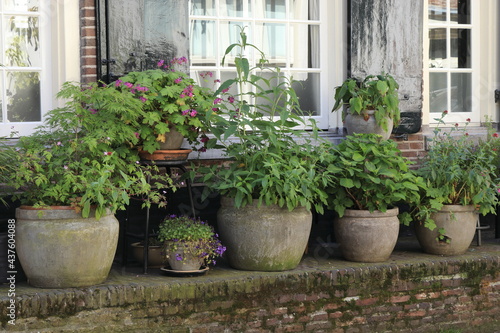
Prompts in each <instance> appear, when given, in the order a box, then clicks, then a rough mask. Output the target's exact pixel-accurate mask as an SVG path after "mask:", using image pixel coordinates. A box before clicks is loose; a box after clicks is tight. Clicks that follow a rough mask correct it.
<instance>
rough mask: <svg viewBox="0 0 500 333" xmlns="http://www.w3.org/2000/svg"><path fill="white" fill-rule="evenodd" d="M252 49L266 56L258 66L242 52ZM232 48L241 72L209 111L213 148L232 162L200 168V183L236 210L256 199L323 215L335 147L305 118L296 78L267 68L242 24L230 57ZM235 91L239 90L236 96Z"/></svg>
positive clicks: (224, 86)
mask: <svg viewBox="0 0 500 333" xmlns="http://www.w3.org/2000/svg"><path fill="white" fill-rule="evenodd" d="M247 48H253V49H254V51H256V53H257V54H260V60H259V61H258V63H257V65H256V66H255V67H253V68H252V67H251V66H250V63H249V60H248V59H247V58H246V57H245V56H244V55H245V54H247V52H248V51H247V50H246V49H247ZM233 50H237V51H239V54H238V56H236V58H235V66H236V76H235V78H233V79H229V80H227V81H225V82H223V83H222V84H221V86H220V87H219V89H218V90H217V91H216V96H217V99H216V100H215V103H216V107H217V109H216V111H213V112H212V111H210V112H209V113H208V114H207V119H208V120H209V121H210V124H211V132H212V133H213V135H214V136H215V139H212V140H210V141H209V142H208V145H209V146H210V147H212V146H215V145H216V144H220V146H221V147H222V149H223V150H224V151H225V153H226V155H227V157H228V158H230V160H231V161H230V162H229V163H227V164H224V165H216V166H212V167H202V168H200V169H199V170H198V171H200V172H201V173H202V174H203V177H202V181H203V182H204V183H205V184H207V186H208V187H207V189H212V190H217V191H218V192H219V193H221V194H222V195H224V196H228V197H231V198H234V202H235V206H236V207H242V206H245V205H247V204H249V203H252V202H253V200H254V199H256V200H257V201H258V204H259V205H261V204H265V205H272V204H277V205H278V206H280V207H286V208H287V209H289V210H293V209H294V208H296V207H299V206H303V207H306V208H307V209H311V208H313V207H314V208H316V210H317V211H318V212H322V211H323V206H324V205H325V204H326V199H327V195H326V191H325V187H326V186H327V184H328V174H327V173H326V172H325V169H324V168H322V167H321V166H322V165H326V164H328V163H327V162H326V161H328V160H329V159H331V154H330V153H329V152H328V148H327V147H329V145H330V144H329V143H328V142H326V141H324V140H322V139H321V138H320V137H319V136H318V129H317V127H316V125H315V123H314V121H313V120H312V119H311V121H310V122H308V121H307V120H306V118H307V115H306V114H305V113H304V112H303V111H302V110H301V108H300V103H299V99H298V97H297V95H296V93H295V90H294V89H293V87H292V83H293V79H290V78H287V77H286V76H285V75H284V74H283V73H281V71H280V69H279V68H277V69H273V68H269V67H266V66H265V65H266V62H267V61H266V59H265V55H264V54H263V53H262V52H261V51H260V50H259V49H258V48H257V47H256V46H254V45H253V44H250V43H248V42H247V36H246V34H245V32H244V29H243V28H242V29H241V32H240V41H239V42H238V43H235V44H232V45H230V46H229V47H228V48H227V49H226V53H225V57H226V56H228V55H229V54H230V53H231V52H232V51H233ZM225 57H224V59H223V63H224V60H225ZM231 88H233V90H236V91H237V93H236V94H231V93H230V91H231ZM306 128H309V129H311V131H306V130H304V129H306Z"/></svg>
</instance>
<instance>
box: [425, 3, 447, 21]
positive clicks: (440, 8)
mask: <svg viewBox="0 0 500 333" xmlns="http://www.w3.org/2000/svg"><path fill="white" fill-rule="evenodd" d="M429 21H430V23H437V22H444V21H446V0H429Z"/></svg>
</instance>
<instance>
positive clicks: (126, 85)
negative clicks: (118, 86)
mask: <svg viewBox="0 0 500 333" xmlns="http://www.w3.org/2000/svg"><path fill="white" fill-rule="evenodd" d="M123 85H124V86H125V87H127V88H132V87H133V86H134V85H133V84H132V83H130V82H125V83H124V84H123Z"/></svg>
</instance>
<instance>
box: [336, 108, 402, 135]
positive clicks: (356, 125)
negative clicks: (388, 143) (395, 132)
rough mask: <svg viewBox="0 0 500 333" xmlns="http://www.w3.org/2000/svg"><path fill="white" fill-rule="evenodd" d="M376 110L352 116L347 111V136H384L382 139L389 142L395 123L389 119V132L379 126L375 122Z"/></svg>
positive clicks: (345, 122)
mask: <svg viewBox="0 0 500 333" xmlns="http://www.w3.org/2000/svg"><path fill="white" fill-rule="evenodd" d="M374 112H375V111H374V110H366V111H363V113H364V115H358V114H351V113H350V111H349V110H347V114H346V116H345V121H344V125H345V127H346V129H347V134H349V135H352V134H354V133H375V134H379V135H382V137H383V138H384V139H385V140H387V139H389V137H390V136H391V132H392V128H393V127H394V121H393V120H392V118H388V119H387V131H384V129H383V128H382V127H381V126H380V125H378V124H377V123H376V121H375V117H374V115H373V114H374Z"/></svg>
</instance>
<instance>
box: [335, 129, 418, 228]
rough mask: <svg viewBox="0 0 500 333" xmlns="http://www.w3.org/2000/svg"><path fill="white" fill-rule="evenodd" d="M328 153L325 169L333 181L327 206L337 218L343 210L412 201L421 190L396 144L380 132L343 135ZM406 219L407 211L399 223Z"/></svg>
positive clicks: (382, 210) (416, 199)
mask: <svg viewBox="0 0 500 333" xmlns="http://www.w3.org/2000/svg"><path fill="white" fill-rule="evenodd" d="M332 154H333V155H334V157H335V158H334V162H333V163H332V164H330V165H328V172H330V173H331V174H332V175H333V177H332V179H334V180H335V182H334V183H333V184H332V186H331V187H330V198H331V199H330V207H331V208H332V209H334V210H335V211H336V212H337V213H338V214H339V216H340V217H342V216H343V215H344V212H345V210H346V209H358V210H369V211H370V212H373V211H375V210H379V211H381V212H385V211H386V210H387V209H388V208H393V207H394V206H395V205H396V204H398V203H411V202H416V201H419V199H420V192H421V191H422V190H423V189H425V185H424V182H423V179H422V178H421V177H417V176H416V175H415V174H414V173H413V171H412V170H411V169H410V168H409V165H410V162H409V161H408V160H407V159H406V158H405V157H403V156H402V155H401V152H400V151H399V149H398V148H397V144H396V143H395V142H394V141H392V140H382V137H381V136H380V135H377V134H354V135H352V136H347V137H346V139H345V140H344V141H342V142H341V143H340V144H339V145H338V146H336V147H334V148H333V149H332ZM409 219H410V216H409V215H408V214H407V213H404V214H401V215H400V220H401V222H403V223H408V222H409Z"/></svg>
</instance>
